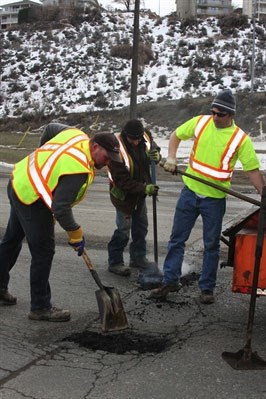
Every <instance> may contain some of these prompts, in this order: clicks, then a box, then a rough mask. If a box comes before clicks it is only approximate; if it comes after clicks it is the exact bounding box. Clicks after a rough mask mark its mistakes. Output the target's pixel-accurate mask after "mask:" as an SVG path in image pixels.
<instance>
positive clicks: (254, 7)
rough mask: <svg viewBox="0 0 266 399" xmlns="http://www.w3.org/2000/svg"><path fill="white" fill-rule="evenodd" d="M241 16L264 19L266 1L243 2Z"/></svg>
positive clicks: (246, 0) (250, 0) (252, 0)
mask: <svg viewBox="0 0 266 399" xmlns="http://www.w3.org/2000/svg"><path fill="white" fill-rule="evenodd" d="M243 14H244V15H247V16H248V17H250V18H252V17H253V14H254V16H255V17H256V18H258V19H260V20H262V19H264V20H265V19H266V0H243Z"/></svg>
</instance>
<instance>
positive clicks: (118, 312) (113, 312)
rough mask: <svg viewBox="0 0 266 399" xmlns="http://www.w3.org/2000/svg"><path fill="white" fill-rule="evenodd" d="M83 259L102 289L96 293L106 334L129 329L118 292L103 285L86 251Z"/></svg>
mask: <svg viewBox="0 0 266 399" xmlns="http://www.w3.org/2000/svg"><path fill="white" fill-rule="evenodd" d="M82 257H83V259H84V261H85V264H86V266H87V268H88V269H89V271H90V272H91V274H92V277H93V278H94V280H95V282H96V284H97V285H98V287H99V288H100V289H99V290H97V291H95V295H96V299H97V303H98V308H99V313H100V317H101V323H102V330H103V331H104V332H110V331H118V330H124V329H125V328H128V321H127V316H126V312H125V310H124V307H123V303H122V299H121V297H120V294H119V292H118V290H117V289H116V288H114V287H106V286H104V285H103V284H102V282H101V280H100V277H99V275H98V273H97V272H96V270H95V268H94V266H93V265H92V263H91V260H90V258H89V256H88V254H87V252H86V251H85V250H84V251H83V254H82Z"/></svg>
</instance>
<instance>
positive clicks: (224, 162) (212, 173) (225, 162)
mask: <svg viewBox="0 0 266 399" xmlns="http://www.w3.org/2000/svg"><path fill="white" fill-rule="evenodd" d="M211 120H212V116H210V115H204V116H202V117H201V118H200V119H199V121H198V123H197V126H196V128H195V138H196V140H195V143H194V146H193V150H192V152H191V154H190V161H189V163H190V166H191V168H192V169H193V170H195V171H196V172H199V173H202V174H204V175H205V176H208V177H212V178H214V179H217V180H228V179H230V178H231V176H232V173H233V170H231V169H230V162H231V159H232V158H233V156H234V154H235V152H236V151H237V148H238V147H239V145H240V144H241V143H242V141H243V140H244V138H245V136H246V133H245V132H244V131H243V130H242V129H240V128H238V127H237V128H236V129H235V131H234V133H233V135H232V136H231V138H230V140H229V141H228V143H227V144H226V147H225V150H224V152H223V154H222V156H221V159H220V167H219V168H215V167H213V166H211V165H209V164H206V163H203V162H200V161H199V160H197V155H196V153H197V147H198V144H199V141H200V138H201V135H202V134H203V133H204V130H205V128H206V126H207V125H208V124H209V123H210V121H211Z"/></svg>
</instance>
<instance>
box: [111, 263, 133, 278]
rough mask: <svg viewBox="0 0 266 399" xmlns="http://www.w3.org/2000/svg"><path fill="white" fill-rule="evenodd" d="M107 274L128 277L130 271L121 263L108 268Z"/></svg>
mask: <svg viewBox="0 0 266 399" xmlns="http://www.w3.org/2000/svg"><path fill="white" fill-rule="evenodd" d="M108 270H109V272H111V273H114V274H117V275H118V276H130V274H131V270H130V268H129V267H128V266H126V265H125V264H124V263H123V262H121V263H117V264H116V265H112V266H109V267H108Z"/></svg>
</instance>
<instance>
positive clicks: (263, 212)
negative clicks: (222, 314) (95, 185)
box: [222, 186, 266, 370]
mask: <svg viewBox="0 0 266 399" xmlns="http://www.w3.org/2000/svg"><path fill="white" fill-rule="evenodd" d="M264 228H266V186H264V187H263V192H262V198H261V208H260V213H259V221H258V232H257V241H256V250H255V264H254V273H253V282H252V291H251V297H250V305H249V316H248V325H247V336H246V345H245V346H244V348H243V349H240V350H239V351H238V352H236V353H232V352H223V353H222V358H223V359H224V360H225V361H226V362H227V363H228V364H229V365H230V366H231V367H232V368H234V369H237V370H262V369H266V361H265V360H263V359H262V358H261V357H260V356H259V355H258V354H257V352H252V349H251V338H252V331H253V322H254V316H255V306H256V297H257V288H258V279H259V271H260V263H261V257H262V250H263V241H264Z"/></svg>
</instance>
